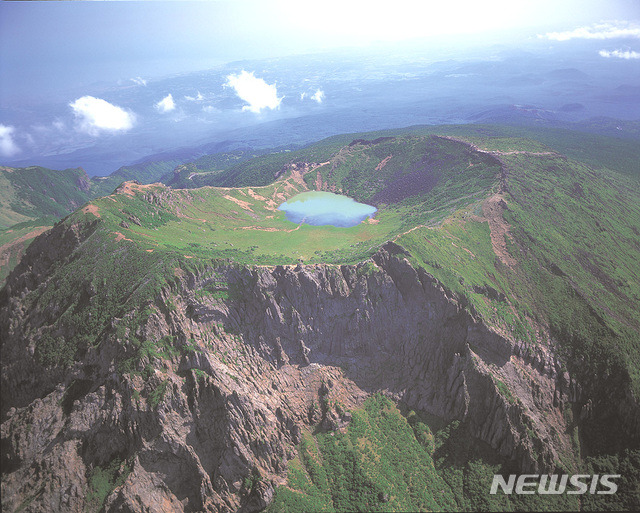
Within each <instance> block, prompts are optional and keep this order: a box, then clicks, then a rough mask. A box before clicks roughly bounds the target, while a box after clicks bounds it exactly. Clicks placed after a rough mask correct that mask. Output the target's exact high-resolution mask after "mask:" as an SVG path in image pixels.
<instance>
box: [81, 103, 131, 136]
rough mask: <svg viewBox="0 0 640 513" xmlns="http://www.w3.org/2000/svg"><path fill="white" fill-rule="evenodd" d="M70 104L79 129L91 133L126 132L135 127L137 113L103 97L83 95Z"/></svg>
mask: <svg viewBox="0 0 640 513" xmlns="http://www.w3.org/2000/svg"><path fill="white" fill-rule="evenodd" d="M69 106H70V107H71V108H72V109H73V112H74V114H75V115H76V119H77V120H78V123H79V129H80V130H81V131H82V132H86V133H88V134H89V135H98V134H100V132H103V131H104V132H126V131H127V130H130V129H131V128H132V127H133V124H134V123H135V115H134V114H133V113H132V112H127V111H126V110H124V109H122V108H120V107H118V106H117V105H113V104H111V103H109V102H108V101H105V100H103V99H101V98H94V97H93V96H83V97H82V98H78V99H77V100H76V101H75V102H73V103H70V104H69Z"/></svg>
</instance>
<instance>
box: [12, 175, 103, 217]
mask: <svg viewBox="0 0 640 513" xmlns="http://www.w3.org/2000/svg"><path fill="white" fill-rule="evenodd" d="M90 189H91V183H90V180H89V177H88V176H87V174H86V173H85V172H84V170H83V169H80V168H77V169H65V170H64V171H54V170H52V169H46V168H43V167H39V166H32V167H27V168H18V169H16V168H9V167H2V168H0V191H2V192H0V194H1V195H2V196H1V198H0V199H1V201H0V226H10V225H13V224H16V223H21V222H26V221H33V220H34V219H38V218H42V217H58V218H59V217H62V216H63V215H66V214H68V213H69V212H72V211H74V210H75V209H77V208H78V207H79V206H80V205H83V204H84V203H86V202H87V201H88V199H89V198H90V197H91V195H90Z"/></svg>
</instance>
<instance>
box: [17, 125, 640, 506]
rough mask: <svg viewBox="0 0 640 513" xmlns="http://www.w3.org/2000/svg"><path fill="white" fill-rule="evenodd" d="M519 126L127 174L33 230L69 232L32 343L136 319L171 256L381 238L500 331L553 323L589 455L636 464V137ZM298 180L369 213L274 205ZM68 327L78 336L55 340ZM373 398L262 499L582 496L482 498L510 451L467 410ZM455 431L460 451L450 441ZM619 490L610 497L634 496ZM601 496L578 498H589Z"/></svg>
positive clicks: (307, 250)
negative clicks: (436, 412)
mask: <svg viewBox="0 0 640 513" xmlns="http://www.w3.org/2000/svg"><path fill="white" fill-rule="evenodd" d="M420 130H424V131H425V132H428V131H437V128H434V127H430V128H428V129H426V128H420ZM524 130H525V129H521V128H518V129H515V128H509V127H507V128H499V127H477V126H475V127H466V128H465V127H441V130H440V134H439V135H433V134H430V133H417V132H416V129H413V130H408V131H394V132H386V133H379V132H378V133H375V134H365V135H362V136H361V137H357V138H355V139H354V138H351V136H341V137H336V138H331V139H329V140H326V141H322V142H320V143H318V145H316V146H310V147H308V148H305V149H303V150H299V151H298V152H285V153H275V154H270V155H265V156H262V157H258V158H256V159H251V160H247V161H245V162H242V163H240V164H238V165H235V166H232V167H230V168H228V169H227V170H226V171H224V172H222V173H218V174H215V175H211V177H212V180H213V179H215V180H216V181H219V182H220V183H222V184H234V185H235V186H236V187H234V188H231V187H227V186H218V187H211V186H207V187H202V188H198V189H171V188H168V187H166V186H164V185H160V184H152V185H140V184H133V183H127V184H124V185H123V186H122V187H120V188H119V189H118V190H117V191H116V192H115V193H114V194H111V195H109V196H106V197H103V198H100V199H97V200H94V201H93V202H91V203H90V204H89V205H87V206H85V207H83V208H82V209H80V210H78V211H77V212H75V213H74V214H73V215H71V216H69V217H67V218H66V219H64V220H63V221H62V222H60V223H59V224H58V225H57V226H56V227H55V228H54V230H53V232H52V233H50V234H49V235H46V234H45V235H43V237H52V239H51V243H52V244H54V243H55V240H54V239H55V236H56V234H64V233H71V232H73V233H74V234H75V235H74V236H77V237H80V238H81V240H83V243H82V244H81V245H79V246H78V247H77V248H76V249H74V251H73V254H72V255H67V256H65V259H64V261H62V260H61V261H56V262H52V263H51V270H50V273H51V277H50V279H49V281H48V283H47V285H46V286H45V287H44V288H43V291H42V293H40V294H39V295H37V296H36V295H35V294H32V295H29V296H27V297H26V298H25V299H24V301H25V302H27V303H30V302H35V303H41V304H43V305H46V304H54V305H59V306H58V310H57V312H58V313H57V314H56V315H55V317H52V318H51V319H49V320H48V321H47V323H48V325H47V328H46V330H44V331H45V332H46V333H45V335H44V336H43V337H42V338H41V339H40V341H39V342H38V344H37V346H36V348H35V354H36V357H37V358H38V359H39V360H40V361H41V362H42V363H44V364H45V365H49V366H68V365H70V364H71V363H72V362H73V361H74V360H76V359H77V358H79V357H80V355H82V354H84V352H85V351H86V350H88V349H89V348H90V347H91V346H92V345H93V344H95V343H96V341H97V340H99V334H100V333H101V332H102V330H103V329H105V327H107V326H108V323H109V322H110V319H112V318H114V317H118V318H122V317H125V316H129V317H131V322H132V323H133V325H135V318H136V316H140V315H145V313H144V312H145V305H146V304H147V303H148V302H149V301H150V300H151V299H152V298H154V297H156V296H157V295H158V294H159V292H160V289H161V288H162V287H167V286H169V287H170V286H171V283H172V281H173V280H174V278H175V275H176V274H175V273H176V272H188V271H190V270H197V269H201V268H205V267H207V268H211V267H212V266H213V267H215V266H216V265H219V264H221V263H224V264H225V265H234V264H235V265H275V264H292V263H297V262H300V261H303V262H304V263H329V264H338V263H353V262H358V261H362V260H366V259H367V258H368V257H369V256H371V255H372V254H373V253H374V252H375V251H376V250H377V249H378V248H379V247H380V246H381V245H382V244H384V243H385V242H386V241H388V240H394V241H395V242H396V243H397V244H399V245H400V246H402V247H403V248H405V249H406V250H407V252H408V254H409V256H408V258H409V260H411V262H412V263H413V264H414V265H415V266H420V267H422V268H424V269H425V270H426V271H427V272H428V273H429V274H431V275H432V276H434V277H435V278H436V279H437V280H438V281H440V282H441V283H442V284H443V286H444V287H445V288H446V289H448V290H449V291H450V292H451V293H452V294H454V295H455V296H456V297H457V298H458V299H459V302H460V304H461V305H463V306H464V307H465V308H467V309H468V310H469V311H470V312H471V313H472V314H473V315H474V316H476V317H478V318H481V319H482V320H483V321H484V322H486V323H487V324H489V325H491V326H492V327H494V328H495V329H496V330H498V331H499V332H500V333H502V334H503V335H504V336H505V337H508V338H510V339H511V340H514V341H519V342H522V343H523V344H524V347H525V348H533V346H535V345H536V344H538V341H539V340H540V339H541V338H550V339H551V340H552V343H553V345H554V346H555V349H556V351H557V352H558V353H560V354H561V355H562V356H563V359H564V361H565V362H566V365H567V367H568V369H569V371H570V372H571V374H572V375H573V376H576V377H578V378H579V380H580V381H581V383H583V384H584V386H585V390H584V397H585V398H588V399H589V400H591V401H592V402H593V405H594V409H593V411H594V414H593V416H592V417H590V418H586V419H580V418H579V414H580V407H581V406H582V405H581V404H578V405H576V409H575V411H572V410H571V409H568V410H567V412H566V415H567V416H568V417H571V418H574V419H575V422H572V426H573V427H572V429H574V430H575V431H574V433H575V438H576V447H577V450H580V451H581V454H582V457H583V461H582V465H583V466H584V469H585V470H587V469H592V470H597V471H603V472H604V470H606V469H607V468H614V466H617V467H615V468H618V467H624V468H628V469H629V475H632V476H633V475H637V474H638V468H640V461H639V458H638V454H639V453H638V440H637V439H633V437H630V436H629V434H628V433H626V432H625V431H624V430H623V426H624V423H625V422H624V419H625V414H626V413H632V410H633V407H634V406H633V405H634V404H636V405H637V398H638V397H640V372H639V369H640V359H639V355H640V340H639V337H638V333H639V332H640V279H638V277H640V261H639V260H638V258H637V255H638V252H639V251H640V182H639V181H638V179H637V177H636V176H634V175H635V171H634V169H635V168H634V166H635V165H636V163H637V160H635V159H636V155H637V152H638V149H637V148H636V147H635V146H634V145H630V146H627V145H626V142H625V141H622V142H621V143H620V145H619V146H617V148H618V153H619V154H618V155H617V158H616V160H615V162H614V164H613V165H612V167H614V168H615V170H612V169H608V168H607V167H606V162H605V161H604V158H603V157H602V156H600V157H597V158H596V157H592V156H591V152H592V150H589V149H585V145H586V146H588V145H591V144H592V143H593V140H592V139H591V138H592V137H597V136H593V135H589V134H587V135H585V138H586V139H585V141H586V143H584V144H583V145H582V146H580V145H577V146H576V144H577V141H579V140H580V138H579V136H578V135H575V134H573V135H567V134H566V133H565V132H562V131H555V132H553V133H551V134H547V135H545V134H542V135H540V134H538V135H537V136H536V133H535V132H534V131H532V132H531V133H532V134H533V136H532V137H531V138H523V137H522V136H523V134H524ZM527 130H529V129H527ZM563 134H565V135H566V137H565V138H564V139H562V135H563ZM556 138H560V139H562V140H556ZM545 141H547V142H549V141H550V143H549V144H546V143H545ZM600 141H601V143H602V144H604V145H606V144H608V143H607V141H608V139H601V140H600ZM562 147H564V148H569V147H572V148H574V149H573V150H572V151H566V153H571V154H572V155H571V156H567V155H566V153H563V152H560V151H559V150H558V148H562ZM576 157H579V158H576ZM619 171H620V172H619ZM308 189H323V190H332V191H336V192H344V193H346V194H349V195H350V196H353V197H355V198H356V199H358V200H360V201H364V202H368V203H371V204H375V205H376V206H377V207H378V208H379V211H378V213H377V214H376V216H375V218H374V219H373V220H369V221H366V222H363V223H361V224H360V225H358V226H356V227H353V228H335V227H327V226H325V227H314V226H307V225H295V224H293V223H291V222H289V221H287V220H286V218H285V216H284V213H283V212H280V211H278V210H277V207H278V205H279V204H280V203H282V202H283V201H285V200H287V199H289V198H291V197H292V196H293V195H295V194H297V193H299V192H301V191H304V190H308ZM43 240H44V239H43ZM63 332H66V333H73V334H74V335H73V336H72V337H66V338H62V337H61V336H59V334H60V333H63ZM165 349H166V348H165ZM472 349H473V348H472ZM163 350H164V349H163ZM504 394H505V395H508V394H509V391H508V389H506V390H505V391H504ZM585 400H586V399H585ZM376 401H377V402H376ZM384 401H385V400H383V399H381V398H377V399H374V400H372V403H371V404H372V405H373V406H371V407H368V406H366V405H365V408H364V410H363V411H362V412H354V419H356V420H354V422H353V423H352V426H351V427H350V428H349V429H348V431H347V432H343V433H339V434H334V435H333V436H331V435H330V434H326V433H315V434H309V435H307V436H306V437H305V441H304V442H303V446H302V447H301V451H300V458H299V459H298V460H294V461H293V462H292V464H291V467H290V476H289V485H288V487H287V488H285V489H282V490H279V491H278V494H277V497H276V502H275V503H274V504H275V505H274V506H273V507H274V508H275V507H277V508H280V509H276V510H278V511H280V510H282V511H303V510H309V509H312V510H326V511H353V510H397V511H403V510H404V511H406V510H414V509H433V510H438V509H445V510H447V509H448V510H456V509H466V510H475V509H489V510H492V509H531V508H533V509H538V507H540V508H542V506H545V508H546V507H549V508H551V509H560V510H562V509H565V510H566V509H576V507H577V506H578V505H576V504H575V503H573V502H571V501H569V499H566V500H567V501H569V502H563V500H564V499H562V498H558V502H557V503H554V502H551V503H545V505H540V504H534V503H528V502H527V503H520V502H517V500H518V499H515V498H509V499H508V500H507V499H506V498H504V497H502V498H503V499H504V500H505V501H506V502H504V503H493V502H490V503H484V502H482V500H483V499H482V497H483V496H482V494H481V493H480V491H479V488H477V487H478V486H480V484H478V483H485V481H486V479H487V478H488V477H487V476H489V475H492V473H493V472H494V471H496V470H502V469H506V467H504V464H505V463H504V462H502V461H499V460H495V459H493V457H492V456H491V455H490V454H485V453H483V451H482V450H481V448H477V447H475V448H474V447H472V446H468V447H467V446H464V445H463V444H462V440H464V426H462V427H459V426H450V427H449V430H448V433H449V434H448V435H447V437H446V438H447V440H448V439H451V437H453V438H454V439H455V440H457V442H456V443H455V444H453V445H452V444H451V443H447V442H446V440H442V441H441V442H437V440H438V436H440V437H441V438H442V437H445V432H444V431H443V432H442V433H441V434H440V435H438V430H439V429H445V428H442V427H440V428H437V429H436V427H434V426H431V427H430V428H429V429H425V428H422V427H416V426H417V424H418V421H416V420H415V419H414V420H411V419H408V418H406V417H405V416H403V415H401V414H400V413H399V412H398V411H397V409H395V407H394V406H393V405H392V404H388V403H386V402H384ZM634 401H636V402H634ZM625 409H626V410H627V411H626V412H625V411H624V410H625ZM420 422H422V421H420ZM422 423H423V424H428V423H425V422H422ZM456 433H457V434H456ZM454 435H455V436H454ZM412 437H413V438H412ZM430 437H431V438H430ZM456 437H457V438H456ZM432 438H433V439H435V440H436V441H433V440H432ZM430 440H431V441H430ZM443 447H444V449H443ZM456 447H467V449H465V451H466V452H463V453H462V454H460V453H459V452H456V450H457V449H456ZM398 448H401V449H398ZM438 451H440V452H438ZM478 451H479V452H478ZM634 451H635V452H634ZM463 462H464V463H463ZM415 469H419V472H417V473H416V471H415ZM354 483H356V484H357V486H355V484H354ZM485 484H486V483H485ZM351 485H353V486H351ZM350 486H351V488H350ZM354 486H355V488H354ZM482 486H484V485H482ZM474 487H476V488H474ZM483 489H486V487H485V488H483ZM344 490H346V492H344ZM441 490H442V491H441ZM460 490H464V493H462V494H461V493H460ZM425 491H426V492H425ZM484 497H486V496H484ZM625 497H626V498H622V499H620V500H621V501H623V502H621V503H620V504H619V505H622V506H624V507H626V506H627V505H628V504H636V503H637V501H636V502H635V503H634V502H633V501H634V500H636V499H637V497H636V498H635V499H634V497H631V498H629V496H628V495H627V496H625ZM496 500H499V498H496ZM523 500H524V499H523ZM531 500H534V499H531ZM599 500H600V499H599V498H598V497H590V498H589V501H590V502H589V501H587V502H585V503H584V504H581V505H579V506H580V507H583V508H589V509H595V510H598V509H602V508H603V507H605V506H606V504H605V503H604V502H599ZM510 501H511V502H510ZM624 501H627V502H624ZM616 504H617V503H616ZM274 511H275V510H274Z"/></svg>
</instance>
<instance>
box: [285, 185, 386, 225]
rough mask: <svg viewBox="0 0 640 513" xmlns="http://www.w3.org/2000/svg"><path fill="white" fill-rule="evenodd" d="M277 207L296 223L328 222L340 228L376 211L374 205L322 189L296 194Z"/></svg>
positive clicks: (355, 222) (324, 223)
mask: <svg viewBox="0 0 640 513" xmlns="http://www.w3.org/2000/svg"><path fill="white" fill-rule="evenodd" d="M278 209H279V210H283V211H284V212H285V214H286V216H287V219H288V220H289V221H291V222H293V223H296V224H299V223H306V224H311V225H314V226H322V225H327V224H330V225H333V226H339V227H341V228H349V227H351V226H356V225H358V224H360V223H361V222H362V221H364V220H365V219H366V218H367V217H371V216H373V214H375V213H376V211H377V208H376V207H372V206H371V205H366V204H364V203H358V202H357V201H355V200H354V199H352V198H349V197H347V196H341V195H340V194H333V193H332V192H323V191H309V192H303V193H301V194H297V195H295V196H294V197H293V198H291V199H290V200H289V201H285V202H284V203H283V204H282V205H280V206H279V207H278Z"/></svg>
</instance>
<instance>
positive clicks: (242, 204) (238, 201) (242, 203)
mask: <svg viewBox="0 0 640 513" xmlns="http://www.w3.org/2000/svg"><path fill="white" fill-rule="evenodd" d="M223 197H224V199H228V200H229V201H233V202H234V203H235V204H236V205H238V206H239V207H240V208H243V209H244V210H251V211H252V212H253V210H252V209H251V203H249V202H248V201H242V200H241V199H238V198H234V197H233V196H230V195H228V194H225V195H224V196H223Z"/></svg>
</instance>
